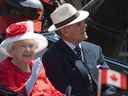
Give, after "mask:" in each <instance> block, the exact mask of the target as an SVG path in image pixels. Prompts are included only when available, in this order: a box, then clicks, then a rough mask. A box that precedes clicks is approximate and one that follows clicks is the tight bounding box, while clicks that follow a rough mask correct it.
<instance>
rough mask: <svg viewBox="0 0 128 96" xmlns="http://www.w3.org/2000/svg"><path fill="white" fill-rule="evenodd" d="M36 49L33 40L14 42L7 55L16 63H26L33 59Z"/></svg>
mask: <svg viewBox="0 0 128 96" xmlns="http://www.w3.org/2000/svg"><path fill="white" fill-rule="evenodd" d="M36 48H37V45H36V43H35V41H34V40H22V41H17V42H15V43H14V44H13V45H12V47H11V49H10V52H9V53H10V54H11V56H12V58H13V59H15V60H18V62H24V63H27V62H30V61H31V60H33V59H34V56H35V51H36Z"/></svg>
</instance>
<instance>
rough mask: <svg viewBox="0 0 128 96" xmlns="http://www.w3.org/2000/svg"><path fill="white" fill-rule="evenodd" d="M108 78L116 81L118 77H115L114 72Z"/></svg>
mask: <svg viewBox="0 0 128 96" xmlns="http://www.w3.org/2000/svg"><path fill="white" fill-rule="evenodd" d="M110 78H111V79H112V80H113V81H117V80H118V78H117V76H116V75H115V74H113V75H111V76H110Z"/></svg>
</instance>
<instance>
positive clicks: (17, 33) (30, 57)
mask: <svg viewBox="0 0 128 96" xmlns="http://www.w3.org/2000/svg"><path fill="white" fill-rule="evenodd" d="M6 34H7V39H5V40H4V41H3V42H2V43H1V44H0V48H2V49H4V50H5V51H6V52H7V53H8V57H7V58H6V59H4V60H3V61H2V62H1V63H0V86H2V87H4V88H6V89H8V90H12V91H14V92H17V93H19V94H22V95H23V96H63V94H61V93H60V92H59V91H57V90H56V89H55V88H54V87H53V86H52V84H51V83H50V82H49V80H48V79H47V77H46V75H45V70H44V68H43V64H42V63H41V61H40V58H37V59H35V55H36V53H37V52H40V51H42V50H44V49H45V48H46V47H47V45H48V42H47V40H46V39H45V37H44V36H42V35H40V34H38V33H34V32H33V22H32V21H24V22H19V23H15V24H11V25H10V26H9V27H8V28H7V30H6Z"/></svg>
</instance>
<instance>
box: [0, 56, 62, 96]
mask: <svg viewBox="0 0 128 96" xmlns="http://www.w3.org/2000/svg"><path fill="white" fill-rule="evenodd" d="M30 75H31V73H27V72H22V71H21V70H20V69H18V68H17V67H16V66H15V65H14V64H12V63H11V58H7V59H5V60H4V61H2V62H1V63H0V85H2V86H5V87H6V88H8V89H10V90H13V91H16V90H18V89H19V88H20V87H21V86H23V85H24V83H25V81H26V80H27V79H28V78H29V76H30ZM30 96H63V94H61V93H60V92H59V91H57V90H56V89H55V88H54V87H53V86H52V84H51V83H50V81H49V80H48V78H47V77H46V75H45V71H44V69H42V70H41V72H40V75H39V77H38V79H37V81H36V83H35V85H34V87H33V89H32V92H31V95H30Z"/></svg>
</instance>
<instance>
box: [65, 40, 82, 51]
mask: <svg viewBox="0 0 128 96" xmlns="http://www.w3.org/2000/svg"><path fill="white" fill-rule="evenodd" d="M64 42H65V43H66V44H67V45H68V46H69V47H70V48H71V49H72V50H74V49H75V48H76V45H75V44H72V43H71V42H68V41H65V40H64ZM79 46H80V48H81V44H80V43H79Z"/></svg>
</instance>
